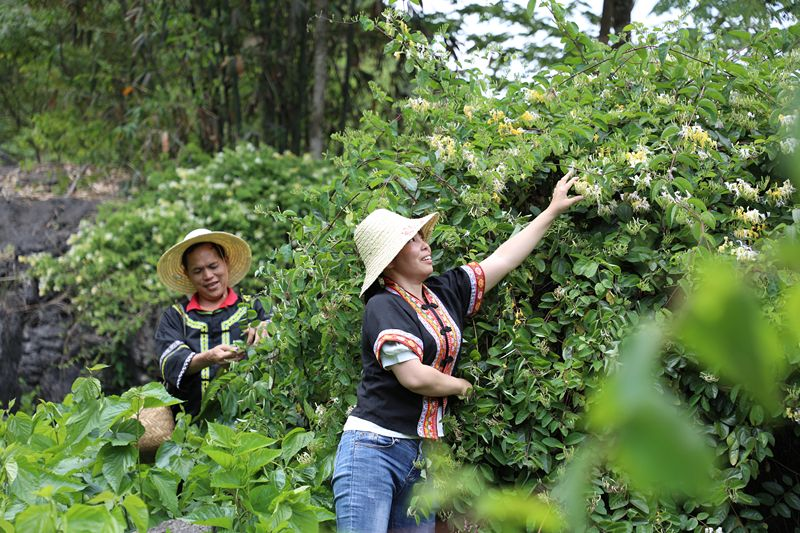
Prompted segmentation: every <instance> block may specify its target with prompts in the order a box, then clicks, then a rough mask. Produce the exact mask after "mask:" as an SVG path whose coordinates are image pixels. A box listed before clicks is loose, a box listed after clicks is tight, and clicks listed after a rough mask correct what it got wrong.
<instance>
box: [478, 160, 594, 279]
mask: <svg viewBox="0 0 800 533" xmlns="http://www.w3.org/2000/svg"><path fill="white" fill-rule="evenodd" d="M574 173H575V170H574V169H573V170H570V171H569V172H568V173H567V174H566V175H565V176H564V177H563V178H561V179H560V180H558V183H557V184H556V187H555V189H554V190H553V199H552V200H551V201H550V205H548V206H547V209H545V210H544V211H542V212H541V213H539V216H537V217H536V218H534V219H533V220H532V221H531V222H530V224H528V225H527V226H525V228H524V229H523V230H522V231H520V232H519V233H517V234H516V235H514V236H512V237H510V238H509V239H508V240H507V241H506V242H504V243H503V244H501V245H500V246H499V247H498V248H497V250H495V251H494V253H492V255H490V256H489V257H487V258H486V259H484V260H483V261H481V267H482V268H483V271H484V274H485V275H486V291H489V290H490V289H491V288H492V287H494V286H495V285H497V284H498V283H500V280H502V279H503V278H504V277H506V274H508V273H509V272H511V271H512V270H514V269H515V268H517V267H518V266H519V265H521V264H522V262H523V261H524V260H525V258H526V257H528V255H530V253H531V252H532V251H533V249H534V248H536V245H537V244H539V241H540V240H542V237H543V236H544V234H545V232H546V231H547V228H549V227H550V224H552V223H553V221H554V220H555V219H556V217H558V215H560V214H561V213H563V212H564V211H566V210H567V209H569V208H570V207H571V206H572V205H573V204H575V203H576V202H579V201H580V200H582V199H583V196H568V194H569V190H570V188H571V187H572V185H573V184H574V183H575V181H576V180H577V179H578V176H574Z"/></svg>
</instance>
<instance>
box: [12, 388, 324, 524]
mask: <svg viewBox="0 0 800 533" xmlns="http://www.w3.org/2000/svg"><path fill="white" fill-rule="evenodd" d="M176 401H177V400H175V399H174V398H172V397H171V396H169V394H167V393H166V391H165V390H164V388H163V387H162V386H161V385H158V384H155V383H152V384H150V385H147V386H145V387H142V388H136V389H131V390H129V391H127V392H126V393H125V394H123V395H122V396H103V395H102V393H101V389H100V382H99V381H98V380H97V379H96V378H94V377H86V378H79V379H78V380H76V381H75V383H74V384H73V387H72V394H69V395H68V396H67V397H66V398H65V399H64V401H63V402H62V403H60V404H53V403H41V404H39V405H38V406H37V408H36V412H35V413H34V414H33V415H28V414H26V413H22V412H18V413H16V414H13V415H9V416H8V417H7V418H6V416H5V415H6V414H7V413H6V412H5V411H0V414H2V415H3V417H2V419H0V450H2V455H1V457H2V461H3V469H2V470H0V483H2V485H3V496H2V498H0V529H2V530H3V531H4V532H14V531H19V532H26V531H75V532H77V531H108V532H112V531H113V532H122V531H132V530H136V531H140V532H142V531H147V529H148V524H150V525H153V524H158V523H160V522H162V521H163V520H165V519H167V518H169V517H182V518H185V519H186V520H191V521H193V522H195V523H197V524H205V525H212V526H218V527H221V528H224V529H226V530H233V531H245V530H248V529H252V528H257V529H258V530H259V531H302V532H306V531H317V530H318V524H319V523H320V522H324V521H326V520H330V519H331V518H332V515H331V513H330V512H329V511H326V510H325V509H324V508H322V507H321V506H320V501H319V498H318V496H317V495H316V494H315V491H314V490H313V488H312V487H319V486H320V482H321V480H322V479H324V478H326V477H327V476H328V475H330V465H328V467H327V469H325V467H323V466H319V467H318V466H316V465H314V464H310V463H309V461H308V458H309V457H310V456H309V455H308V452H305V451H303V450H304V449H306V448H312V449H313V446H314V442H315V441H314V434H313V433H312V432H306V431H303V430H301V429H297V430H295V431H291V432H288V433H286V434H285V435H282V436H280V437H279V438H272V437H270V436H269V434H268V433H266V432H264V431H259V430H260V429H262V428H248V429H243V430H241V431H238V432H237V431H234V430H232V429H231V428H230V427H228V426H225V425H221V424H215V423H209V424H208V425H207V426H205V425H204V426H203V428H202V429H203V431H201V427H200V426H198V425H197V424H189V423H188V420H187V419H186V418H179V419H178V425H177V428H176V430H175V432H174V433H173V436H172V439H171V440H170V441H169V442H168V443H166V444H164V445H163V446H162V447H161V448H160V450H159V454H158V458H157V460H156V461H155V464H144V463H141V462H140V461H139V453H138V450H137V449H136V446H135V445H136V441H137V439H138V437H139V435H141V434H142V426H141V425H140V424H139V422H138V421H137V420H135V416H136V414H137V413H138V412H139V410H140V409H141V408H142V407H156V406H163V405H170V404H174V403H176ZM301 452H302V453H301ZM323 501H327V499H325V500H323ZM12 524H13V525H12Z"/></svg>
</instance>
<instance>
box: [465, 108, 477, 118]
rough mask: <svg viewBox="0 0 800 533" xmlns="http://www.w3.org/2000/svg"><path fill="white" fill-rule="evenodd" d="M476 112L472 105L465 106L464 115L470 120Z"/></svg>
mask: <svg viewBox="0 0 800 533" xmlns="http://www.w3.org/2000/svg"><path fill="white" fill-rule="evenodd" d="M474 112H475V108H474V107H472V106H471V105H465V106H464V115H466V117H467V118H468V119H470V120H472V114H473V113H474Z"/></svg>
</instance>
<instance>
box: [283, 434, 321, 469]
mask: <svg viewBox="0 0 800 533" xmlns="http://www.w3.org/2000/svg"><path fill="white" fill-rule="evenodd" d="M313 440H314V433H313V432H311V431H309V432H306V431H305V430H304V429H302V428H295V429H293V430H292V431H290V432H289V433H287V434H286V436H284V437H283V443H282V444H281V457H282V458H283V460H284V461H288V460H289V459H291V458H292V457H294V456H295V455H297V452H299V451H300V450H302V449H303V448H305V447H306V446H308V445H309V444H310V443H311V441H313Z"/></svg>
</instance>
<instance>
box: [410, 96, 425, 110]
mask: <svg viewBox="0 0 800 533" xmlns="http://www.w3.org/2000/svg"><path fill="white" fill-rule="evenodd" d="M408 107H410V108H411V109H413V110H414V111H416V112H417V113H425V112H427V111H429V110H430V108H431V103H430V102H429V101H427V100H425V99H424V98H419V97H417V98H409V100H408Z"/></svg>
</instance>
